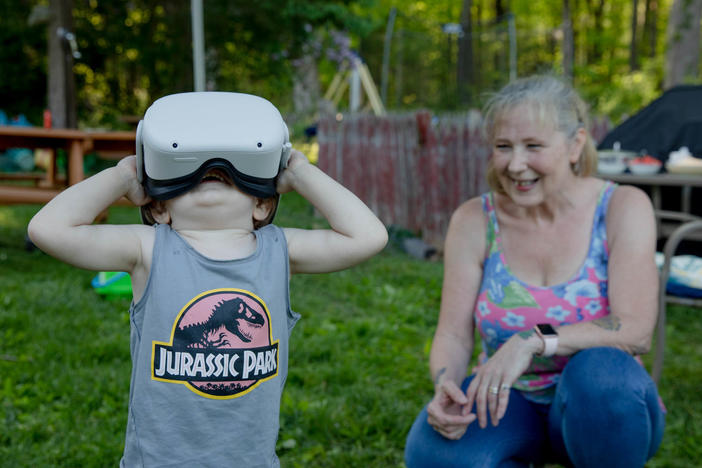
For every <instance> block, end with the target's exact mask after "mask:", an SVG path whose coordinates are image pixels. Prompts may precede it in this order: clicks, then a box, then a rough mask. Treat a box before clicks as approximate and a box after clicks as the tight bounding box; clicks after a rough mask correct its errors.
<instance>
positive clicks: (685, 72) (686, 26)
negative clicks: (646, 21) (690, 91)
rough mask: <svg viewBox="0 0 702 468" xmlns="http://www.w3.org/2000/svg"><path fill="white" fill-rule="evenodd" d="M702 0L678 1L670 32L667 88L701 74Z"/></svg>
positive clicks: (672, 10) (666, 74) (667, 47)
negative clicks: (701, 22)
mask: <svg viewBox="0 0 702 468" xmlns="http://www.w3.org/2000/svg"><path fill="white" fill-rule="evenodd" d="M701 18H702V0H675V2H674V3H673V6H672V8H671V10H670V16H669V18H668V27H667V31H666V50H665V76H664V79H663V89H669V88H672V87H673V86H676V85H679V84H682V83H684V82H685V81H686V80H688V79H695V78H697V76H698V68H699V54H700V19H701Z"/></svg>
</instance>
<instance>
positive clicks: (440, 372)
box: [434, 367, 446, 385]
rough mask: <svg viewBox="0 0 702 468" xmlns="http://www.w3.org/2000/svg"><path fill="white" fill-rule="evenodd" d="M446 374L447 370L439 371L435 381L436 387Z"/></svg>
mask: <svg viewBox="0 0 702 468" xmlns="http://www.w3.org/2000/svg"><path fill="white" fill-rule="evenodd" d="M444 372H446V368H445V367H442V368H441V369H439V372H437V373H436V378H435V379H434V385H436V384H438V383H439V379H440V378H441V376H442V375H444Z"/></svg>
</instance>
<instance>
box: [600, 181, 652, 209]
mask: <svg viewBox="0 0 702 468" xmlns="http://www.w3.org/2000/svg"><path fill="white" fill-rule="evenodd" d="M632 212H634V213H641V214H643V213H652V212H653V205H652V204H651V199H650V198H649V196H648V195H647V194H646V192H644V191H643V190H642V189H640V188H639V187H634V186H633V185H617V186H616V187H615V189H614V191H613V192H612V196H611V198H610V202H609V209H608V213H611V214H612V215H615V216H619V215H626V214H629V213H632Z"/></svg>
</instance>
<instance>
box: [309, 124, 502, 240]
mask: <svg viewBox="0 0 702 468" xmlns="http://www.w3.org/2000/svg"><path fill="white" fill-rule="evenodd" d="M479 129H480V118H479V116H476V115H473V114H470V115H469V116H468V117H450V118H441V119H437V118H435V117H433V116H432V115H431V114H430V113H429V112H418V113H416V114H402V115H390V116H385V117H376V116H372V115H349V116H344V118H343V119H342V120H341V121H337V120H336V119H335V118H334V116H329V117H324V118H322V119H321V120H320V122H319V127H318V131H317V136H318V141H319V161H318V164H319V167H320V168H321V169H322V170H323V171H325V172H326V173H327V174H329V175H330V176H331V177H333V178H334V179H336V180H338V181H339V182H341V183H342V184H343V185H344V186H346V187H348V188H349V189H350V190H351V191H353V192H354V193H355V194H356V195H357V196H358V197H359V198H361V199H362V200H363V201H364V202H365V203H366V204H367V205H368V206H369V207H370V208H371V209H372V210H373V211H374V212H375V213H376V214H377V215H378V217H379V218H380V219H381V220H382V221H383V223H385V225H387V226H390V225H395V226H399V227H402V228H406V229H409V230H411V231H414V232H417V233H421V236H422V238H423V240H424V241H425V242H427V243H430V244H432V245H435V246H437V247H441V246H442V244H443V238H444V236H445V234H446V228H447V227H448V221H449V219H450V217H451V213H453V211H454V210H455V209H456V207H457V206H458V205H459V204H460V203H461V202H462V201H464V200H467V199H468V198H470V197H472V196H475V195H478V194H480V193H482V192H483V191H485V190H487V185H486V184H485V166H486V162H487V157H488V154H489V150H488V148H487V146H486V144H485V142H484V140H483V138H482V136H481V134H480V130H479Z"/></svg>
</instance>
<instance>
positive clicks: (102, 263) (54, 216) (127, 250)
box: [28, 156, 150, 272]
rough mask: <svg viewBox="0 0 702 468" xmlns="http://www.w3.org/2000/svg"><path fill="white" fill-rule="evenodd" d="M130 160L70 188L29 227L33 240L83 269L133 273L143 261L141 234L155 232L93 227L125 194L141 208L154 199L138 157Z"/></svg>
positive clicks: (35, 217) (34, 219)
mask: <svg viewBox="0 0 702 468" xmlns="http://www.w3.org/2000/svg"><path fill="white" fill-rule="evenodd" d="M130 158H131V159H130ZM130 158H125V159H123V160H122V161H120V163H119V164H118V165H117V166H115V167H111V168H108V169H105V170H104V171H102V172H100V173H98V174H96V175H94V176H92V177H90V178H88V179H86V180H84V181H82V182H80V183H78V184H76V185H73V186H71V187H69V188H67V189H66V190H64V191H63V192H61V193H60V194H58V195H57V196H56V197H55V198H54V199H52V200H51V201H50V202H49V203H47V204H46V205H45V206H44V207H43V208H42V209H41V210H40V211H39V212H38V213H37V214H36V215H35V216H34V217H33V218H32V220H31V221H30V223H29V227H28V234H29V237H30V238H31V240H32V242H34V243H35V244H36V245H37V246H38V247H39V248H40V249H42V250H43V251H44V252H46V253H48V254H49V255H52V256H54V257H56V258H58V259H59V260H63V261H64V262H66V263H69V264H71V265H74V266H77V267H80V268H85V269H89V270H114V271H128V272H131V271H132V270H133V269H134V266H135V265H136V264H137V261H138V260H139V259H140V253H141V246H142V243H141V237H140V236H139V232H140V231H143V230H149V229H150V228H148V227H147V226H126V225H120V226H116V225H94V224H92V223H93V221H94V220H95V218H97V216H98V215H99V214H100V213H101V212H103V211H104V210H105V209H107V208H108V207H109V206H110V205H111V204H112V203H114V202H115V201H117V200H118V199H119V198H120V197H122V196H128V197H129V198H130V199H131V200H132V201H134V202H136V203H140V204H143V203H145V202H146V201H147V200H148V199H147V198H146V196H145V194H144V193H143V189H142V188H141V185H140V184H139V183H138V182H137V180H136V171H135V166H134V161H133V159H134V157H133V156H132V157H130Z"/></svg>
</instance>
